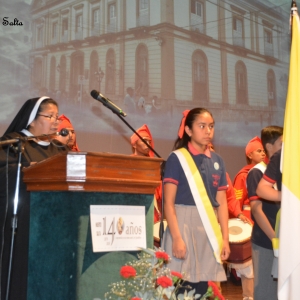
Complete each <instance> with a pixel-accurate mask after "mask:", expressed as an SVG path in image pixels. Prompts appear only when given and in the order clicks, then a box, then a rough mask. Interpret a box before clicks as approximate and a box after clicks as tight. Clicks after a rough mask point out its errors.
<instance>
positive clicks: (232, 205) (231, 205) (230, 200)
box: [226, 173, 252, 224]
mask: <svg viewBox="0 0 300 300" xmlns="http://www.w3.org/2000/svg"><path fill="white" fill-rule="evenodd" d="M226 179H227V183H228V188H227V191H226V198H227V206H228V212H229V213H230V214H231V215H233V216H234V217H235V218H239V219H240V220H242V221H243V222H244V223H249V224H252V223H251V221H250V220H249V219H248V218H247V217H246V216H245V215H244V214H243V212H242V210H241V206H240V202H239V201H238V200H236V197H235V191H234V188H233V185H232V182H231V179H230V177H229V175H228V173H226Z"/></svg>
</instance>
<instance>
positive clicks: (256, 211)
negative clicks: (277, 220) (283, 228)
mask: <svg viewBox="0 0 300 300" xmlns="http://www.w3.org/2000/svg"><path fill="white" fill-rule="evenodd" d="M250 206H251V213H252V215H253V217H254V219H255V221H256V223H257V225H258V226H259V227H260V228H261V230H262V231H263V232H264V233H265V234H266V235H267V236H268V238H269V239H270V240H272V238H274V237H275V231H274V229H273V228H272V225H271V224H270V222H269V220H268V219H267V217H266V215H265V214H264V212H263V210H262V202H261V200H254V201H250Z"/></svg>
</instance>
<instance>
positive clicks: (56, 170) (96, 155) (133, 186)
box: [23, 152, 163, 194]
mask: <svg viewBox="0 0 300 300" xmlns="http://www.w3.org/2000/svg"><path fill="white" fill-rule="evenodd" d="M162 162H163V159H161V158H149V157H142V156H130V155H123V154H114V153H102V152H68V153H67V154H65V153H64V154H57V155H55V156H52V157H50V158H48V159H45V160H43V161H41V162H39V163H36V164H34V165H32V166H30V167H28V168H25V169H23V172H24V177H23V178H24V182H25V183H26V185H27V190H29V191H86V192H90V191H92V192H97V191H98V192H120V193H134V194H154V190H155V188H156V187H157V186H158V185H159V184H160V180H161V175H160V167H161V164H162Z"/></svg>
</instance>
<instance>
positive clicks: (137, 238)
mask: <svg viewBox="0 0 300 300" xmlns="http://www.w3.org/2000/svg"><path fill="white" fill-rule="evenodd" d="M90 220H91V232H92V243H93V252H110V251H138V250H139V248H147V243H146V221H145V207H144V206H127V205H91V206H90Z"/></svg>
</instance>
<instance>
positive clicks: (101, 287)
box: [24, 152, 163, 300]
mask: <svg viewBox="0 0 300 300" xmlns="http://www.w3.org/2000/svg"><path fill="white" fill-rule="evenodd" d="M162 161H163V160H162V159H159V158H144V157H136V156H127V155H118V154H109V153H91V152H78V153H77V152H69V153H68V154H64V155H62V154H59V155H56V156H54V157H51V158H49V159H46V160H44V161H42V162H40V163H37V164H35V165H33V166H31V167H29V168H27V169H26V170H24V182H25V183H26V184H27V189H28V190H29V191H31V197H30V201H31V202H30V243H29V271H28V294H27V298H28V299H31V300H34V299H43V300H47V299H49V300H50V299H51V300H52V299H91V300H92V299H104V293H105V292H107V291H108V290H109V288H108V285H109V284H110V283H112V282H117V281H120V280H121V278H120V275H119V270H120V267H121V266H122V265H123V264H124V263H125V262H127V261H129V260H132V259H134V257H136V253H137V252H136V251H133V252H123V251H122V252H121V251H119V252H97V253H94V252H93V249H92V239H91V228H90V205H134V206H144V207H145V213H146V240H147V247H149V248H152V247H153V214H154V212H153V194H154V191H155V188H156V187H157V186H158V185H159V184H160V165H161V163H162Z"/></svg>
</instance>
